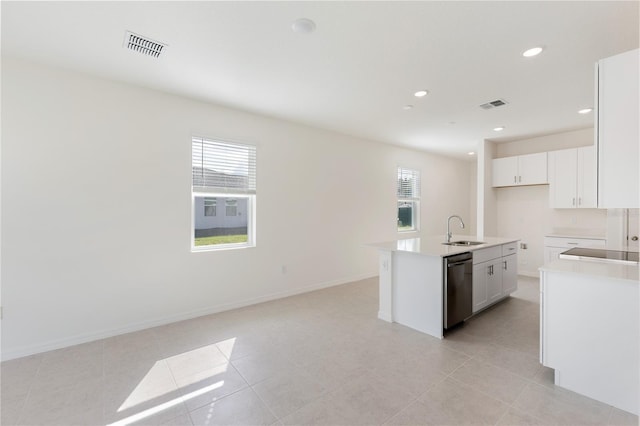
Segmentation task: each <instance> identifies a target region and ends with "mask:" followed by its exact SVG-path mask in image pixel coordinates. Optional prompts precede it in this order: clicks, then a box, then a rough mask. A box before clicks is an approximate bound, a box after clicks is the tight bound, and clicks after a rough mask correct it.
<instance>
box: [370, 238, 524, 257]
mask: <svg viewBox="0 0 640 426" xmlns="http://www.w3.org/2000/svg"><path fill="white" fill-rule="evenodd" d="M460 240H465V241H482V242H484V244H480V245H477V246H448V245H444V244H442V243H444V242H445V237H444V235H438V236H428V237H418V238H406V239H401V240H395V241H386V242H382V243H375V244H368V246H370V247H374V248H377V249H380V250H387V251H398V252H407V253H416V254H422V255H425V256H440V257H446V256H451V255H453V254H458V253H466V252H469V251H474V250H481V249H484V248H487V247H493V246H499V245H502V244H508V243H513V242H516V241H519V240H518V239H516V238H497V237H483V238H481V239H478V238H477V237H476V236H472V235H454V236H453V237H451V241H460Z"/></svg>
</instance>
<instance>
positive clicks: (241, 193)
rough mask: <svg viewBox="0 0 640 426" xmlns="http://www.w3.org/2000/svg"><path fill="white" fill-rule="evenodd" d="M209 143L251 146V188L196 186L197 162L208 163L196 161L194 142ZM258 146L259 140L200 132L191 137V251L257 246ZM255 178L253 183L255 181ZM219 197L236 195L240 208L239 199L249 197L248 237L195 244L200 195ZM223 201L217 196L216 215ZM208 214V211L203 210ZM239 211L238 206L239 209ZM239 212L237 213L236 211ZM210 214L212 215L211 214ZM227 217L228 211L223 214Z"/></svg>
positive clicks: (247, 198) (249, 162) (249, 164)
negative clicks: (232, 138) (249, 141)
mask: <svg viewBox="0 0 640 426" xmlns="http://www.w3.org/2000/svg"><path fill="white" fill-rule="evenodd" d="M200 142H201V143H203V144H204V143H205V142H211V143H213V144H225V145H235V146H237V147H247V148H249V150H250V151H251V152H250V156H253V158H249V159H248V162H247V167H248V169H249V170H250V171H249V175H248V177H247V179H248V181H249V182H250V183H249V188H247V189H240V190H238V189H235V188H225V187H204V186H194V177H193V176H194V175H193V173H194V172H193V170H194V167H196V165H197V164H199V165H201V166H204V164H202V163H200V162H195V161H194V143H200ZM257 150H258V147H257V145H255V144H251V143H245V142H236V141H231V140H228V139H220V138H206V137H200V136H192V137H191V151H192V152H191V155H192V159H191V169H192V178H191V228H190V229H191V232H190V238H191V252H193V253H196V252H208V251H220V250H232V249H240V248H251V247H255V246H256V189H255V187H256V178H257V177H256V173H257V164H256V163H257V159H256V157H257ZM251 181H252V182H253V183H251ZM199 197H202V198H217V199H220V198H222V199H225V201H226V199H230V198H232V199H234V200H236V209H237V201H238V200H240V199H246V200H247V212H246V216H247V241H246V242H242V243H224V244H211V245H202V246H196V245H195V230H196V198H199ZM221 204H222V203H220V202H218V200H216V216H219V215H217V206H218V205H221ZM202 213H203V214H204V211H203V212H202ZM225 213H226V202H225ZM236 213H237V210H236ZM236 216H237V214H236ZM207 217H210V216H207ZM223 217H226V215H223Z"/></svg>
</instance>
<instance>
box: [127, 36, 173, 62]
mask: <svg viewBox="0 0 640 426" xmlns="http://www.w3.org/2000/svg"><path fill="white" fill-rule="evenodd" d="M123 46H124V47H125V48H127V49H129V50H133V51H134V52H139V53H142V54H143V55H147V56H151V57H153V58H157V57H159V56H160V54H161V53H162V52H163V51H164V50H165V48H166V47H167V44H166V43H160V42H158V41H155V40H151V39H150V38H149V37H145V36H141V35H139V34H136V33H132V32H131V31H127V32H126V33H125V35H124V44H123Z"/></svg>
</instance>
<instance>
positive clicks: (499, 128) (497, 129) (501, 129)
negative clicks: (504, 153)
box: [493, 126, 504, 132]
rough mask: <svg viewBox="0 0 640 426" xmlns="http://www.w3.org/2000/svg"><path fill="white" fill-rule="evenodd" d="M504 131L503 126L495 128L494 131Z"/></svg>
mask: <svg viewBox="0 0 640 426" xmlns="http://www.w3.org/2000/svg"><path fill="white" fill-rule="evenodd" d="M503 130H504V127H503V126H499V127H494V128H493V131H494V132H501V131H503Z"/></svg>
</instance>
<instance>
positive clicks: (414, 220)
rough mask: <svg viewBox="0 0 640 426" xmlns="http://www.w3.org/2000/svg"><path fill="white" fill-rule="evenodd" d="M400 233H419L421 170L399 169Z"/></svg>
mask: <svg viewBox="0 0 640 426" xmlns="http://www.w3.org/2000/svg"><path fill="white" fill-rule="evenodd" d="M397 188H398V194H397V195H398V231H399V232H410V231H418V230H419V229H420V227H419V223H418V222H419V218H420V170H414V169H407V168H404V167H398V186H397Z"/></svg>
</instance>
